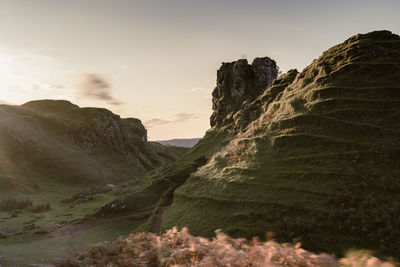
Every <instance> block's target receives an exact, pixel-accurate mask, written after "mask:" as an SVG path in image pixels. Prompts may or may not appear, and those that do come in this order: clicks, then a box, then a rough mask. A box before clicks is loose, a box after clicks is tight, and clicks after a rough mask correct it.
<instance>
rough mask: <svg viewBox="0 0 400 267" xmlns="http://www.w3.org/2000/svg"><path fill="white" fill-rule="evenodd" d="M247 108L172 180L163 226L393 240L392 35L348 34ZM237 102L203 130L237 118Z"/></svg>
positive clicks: (399, 124) (347, 241) (321, 239)
mask: <svg viewBox="0 0 400 267" xmlns="http://www.w3.org/2000/svg"><path fill="white" fill-rule="evenodd" d="M248 110H252V112H253V114H257V116H255V117H256V119H254V121H251V120H248V121H247V124H249V125H248V126H247V127H244V130H243V131H239V132H238V133H237V135H236V136H235V138H233V139H232V140H231V141H230V142H229V144H228V145H226V146H225V147H224V148H223V149H221V150H220V151H219V152H218V153H215V154H214V155H213V156H212V158H211V159H210V161H209V162H208V164H206V165H205V166H203V167H202V168H201V169H200V170H198V171H197V172H196V173H194V174H192V175H191V176H190V178H189V179H188V181H186V183H185V184H184V185H183V186H181V187H179V188H178V190H176V191H175V194H174V201H173V204H172V206H171V207H170V208H169V209H168V211H167V212H166V214H165V216H164V221H163V224H162V228H163V229H168V228H170V227H172V226H175V225H177V226H180V227H183V226H187V227H189V229H191V232H192V233H194V234H196V235H205V236H211V235H212V234H213V231H214V230H215V229H217V228H221V229H223V231H225V232H227V233H228V234H230V235H232V236H244V237H252V236H255V235H258V236H264V235H265V232H266V231H272V232H275V233H276V234H277V236H278V238H279V239H281V240H292V239H293V238H296V239H300V240H301V241H302V242H303V244H304V246H305V247H306V248H308V249H312V250H314V251H321V250H322V251H328V252H336V253H339V254H340V253H342V252H344V251H346V250H347V249H349V248H351V247H357V248H370V249H373V250H377V251H379V252H381V253H388V254H391V255H396V253H398V252H399V251H400V243H399V242H398V241H399V240H400V230H399V228H398V227H397V226H398V225H399V224H400V194H399V192H400V179H399V178H400V168H399V166H400V150H399V147H400V146H399V145H400V120H399V119H400V37H399V36H398V35H394V34H392V33H390V32H387V31H380V32H371V33H368V34H359V35H356V36H353V37H351V38H350V39H348V40H346V41H345V42H343V43H342V44H339V45H336V46H334V47H332V48H331V49H329V50H327V51H326V52H324V53H323V54H322V56H321V57H319V58H318V59H317V60H314V61H313V62H312V64H311V65H310V66H308V67H307V68H305V69H304V70H303V71H302V72H301V73H297V72H296V71H291V72H289V73H288V74H284V75H282V76H281V77H280V78H278V79H277V80H276V81H275V82H274V83H273V84H272V86H270V87H269V88H268V89H267V90H266V91H265V92H264V93H263V95H261V96H260V97H259V98H258V99H257V100H256V101H254V102H253V103H252V104H251V105H250V107H249V108H248ZM245 111H246V110H245V109H242V110H241V111H239V112H238V113H236V114H235V115H234V117H235V121H233V122H232V123H228V124H225V125H224V126H223V127H220V128H215V129H213V131H214V132H224V131H229V129H238V128H241V126H242V125H243V124H241V122H242V121H243V120H242V118H243V117H244V115H246V113H245ZM397 255H398V254H397Z"/></svg>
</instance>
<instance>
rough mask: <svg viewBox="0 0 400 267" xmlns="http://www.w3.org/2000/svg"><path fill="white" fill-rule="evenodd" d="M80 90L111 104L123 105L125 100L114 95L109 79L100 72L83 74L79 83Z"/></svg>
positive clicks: (86, 94) (83, 93)
mask: <svg viewBox="0 0 400 267" xmlns="http://www.w3.org/2000/svg"><path fill="white" fill-rule="evenodd" d="M78 92H79V94H80V95H82V96H86V97H89V98H92V99H95V100H100V101H105V102H107V103H108V104H111V105H116V106H117V105H122V104H123V102H121V101H119V100H118V99H116V98H114V97H113V96H112V86H111V84H110V82H109V81H107V79H105V78H104V77H102V76H101V75H99V74H95V73H86V74H82V77H81V83H80V84H79V85H78Z"/></svg>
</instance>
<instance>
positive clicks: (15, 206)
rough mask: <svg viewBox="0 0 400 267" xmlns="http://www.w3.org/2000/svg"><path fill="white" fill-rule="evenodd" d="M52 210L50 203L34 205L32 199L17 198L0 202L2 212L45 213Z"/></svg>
mask: <svg viewBox="0 0 400 267" xmlns="http://www.w3.org/2000/svg"><path fill="white" fill-rule="evenodd" d="M49 209H50V203H43V204H36V205H34V204H33V201H32V200H30V199H28V198H27V199H24V200H18V199H16V198H12V197H9V198H6V199H3V200H2V201H1V202H0V210H2V211H14V210H29V211H30V212H35V213H38V212H44V211H46V210H49Z"/></svg>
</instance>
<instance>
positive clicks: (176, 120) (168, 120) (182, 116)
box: [144, 113, 201, 127]
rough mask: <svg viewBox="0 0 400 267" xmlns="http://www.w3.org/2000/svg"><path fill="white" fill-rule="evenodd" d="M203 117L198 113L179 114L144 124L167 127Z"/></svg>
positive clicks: (151, 120)
mask: <svg viewBox="0 0 400 267" xmlns="http://www.w3.org/2000/svg"><path fill="white" fill-rule="evenodd" d="M200 117H201V116H200V115H199V114H198V113H179V114H175V115H173V116H171V117H169V118H154V119H150V120H147V121H145V122H144V124H145V125H146V126H148V127H151V126H154V125H165V124H170V123H180V122H185V121H188V120H192V119H198V118H200Z"/></svg>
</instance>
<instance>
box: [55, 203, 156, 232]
mask: <svg viewBox="0 0 400 267" xmlns="http://www.w3.org/2000/svg"><path fill="white" fill-rule="evenodd" d="M152 212H153V210H152V209H151V210H147V211H143V212H138V213H133V214H127V215H122V216H118V217H113V218H104V219H103V218H94V219H88V220H85V221H83V222H81V223H77V224H68V225H64V226H62V227H60V228H58V229H55V230H54V231H52V233H51V236H52V237H63V236H75V235H81V234H83V233H85V232H86V230H87V229H89V228H91V227H94V226H97V225H101V224H107V223H111V222H118V221H123V220H130V219H138V218H140V217H141V216H143V215H150V214H151V213H152Z"/></svg>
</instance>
